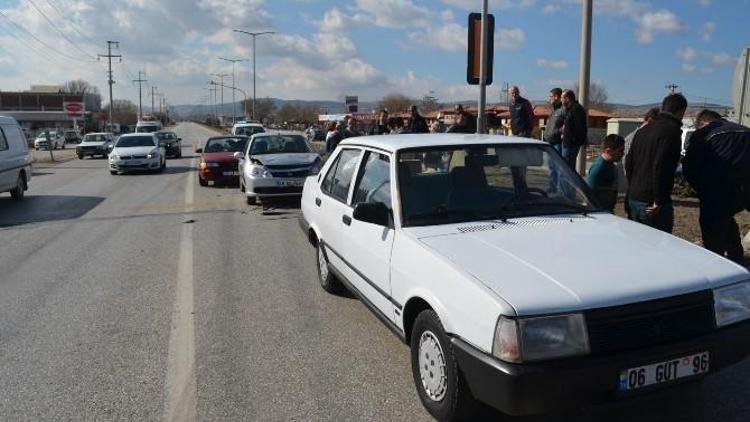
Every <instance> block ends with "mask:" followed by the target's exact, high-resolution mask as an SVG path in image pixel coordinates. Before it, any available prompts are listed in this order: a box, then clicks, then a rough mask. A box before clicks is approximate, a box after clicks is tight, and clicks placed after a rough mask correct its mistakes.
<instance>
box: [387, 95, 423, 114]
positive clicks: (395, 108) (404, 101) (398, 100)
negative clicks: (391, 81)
mask: <svg viewBox="0 0 750 422" xmlns="http://www.w3.org/2000/svg"><path fill="white" fill-rule="evenodd" d="M416 103H417V101H415V100H414V99H413V98H409V97H407V96H406V95H403V94H388V95H386V96H384V97H383V98H382V99H381V100H380V103H379V108H385V109H387V110H388V111H389V112H390V113H402V112H405V111H407V110H408V109H409V106H410V105H412V104H416Z"/></svg>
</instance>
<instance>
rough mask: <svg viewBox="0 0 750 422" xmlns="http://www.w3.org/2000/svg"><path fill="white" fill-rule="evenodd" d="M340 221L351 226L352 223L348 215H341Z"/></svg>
mask: <svg viewBox="0 0 750 422" xmlns="http://www.w3.org/2000/svg"><path fill="white" fill-rule="evenodd" d="M341 221H343V222H344V224H346V225H347V226H351V225H352V218H351V217H349V216H348V215H342V216H341Z"/></svg>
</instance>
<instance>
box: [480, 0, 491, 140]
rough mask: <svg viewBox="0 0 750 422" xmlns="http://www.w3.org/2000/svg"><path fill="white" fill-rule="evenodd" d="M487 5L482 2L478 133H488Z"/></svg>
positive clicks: (486, 0)
mask: <svg viewBox="0 0 750 422" xmlns="http://www.w3.org/2000/svg"><path fill="white" fill-rule="evenodd" d="M487 3H488V0H482V39H481V42H480V49H481V50H482V51H481V53H480V56H479V60H480V63H481V65H480V67H479V69H480V70H479V106H478V107H477V133H486V132H487V111H486V108H487V61H488V60H487V52H488V51H487V42H488V40H487V31H488V28H489V24H488V22H487Z"/></svg>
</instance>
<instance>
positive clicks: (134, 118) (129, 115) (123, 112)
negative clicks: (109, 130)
mask: <svg viewBox="0 0 750 422" xmlns="http://www.w3.org/2000/svg"><path fill="white" fill-rule="evenodd" d="M104 109H105V110H107V112H108V110H109V104H105V106H104ZM112 120H113V121H114V123H120V124H124V125H134V124H136V123H137V122H138V106H137V105H135V104H133V102H132V101H130V100H114V101H112Z"/></svg>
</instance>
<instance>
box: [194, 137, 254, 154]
mask: <svg viewBox="0 0 750 422" xmlns="http://www.w3.org/2000/svg"><path fill="white" fill-rule="evenodd" d="M246 144H247V138H213V139H209V140H208V142H206V148H204V149H203V152H242V151H243V150H244V149H245V145H246Z"/></svg>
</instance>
